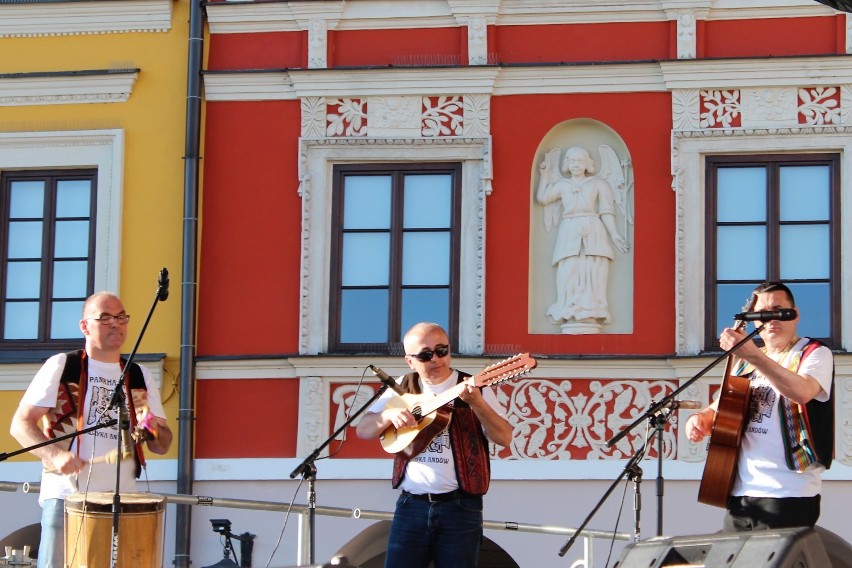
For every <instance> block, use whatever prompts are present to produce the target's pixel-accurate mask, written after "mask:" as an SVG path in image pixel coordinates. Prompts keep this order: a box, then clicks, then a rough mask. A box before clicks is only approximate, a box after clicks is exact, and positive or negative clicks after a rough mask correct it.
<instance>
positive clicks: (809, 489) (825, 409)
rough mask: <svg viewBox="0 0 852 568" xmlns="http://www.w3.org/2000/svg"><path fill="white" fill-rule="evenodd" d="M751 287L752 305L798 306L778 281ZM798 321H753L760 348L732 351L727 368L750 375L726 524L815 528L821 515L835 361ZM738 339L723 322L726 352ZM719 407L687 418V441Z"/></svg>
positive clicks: (704, 431) (707, 428) (705, 429)
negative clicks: (803, 333) (799, 330)
mask: <svg viewBox="0 0 852 568" xmlns="http://www.w3.org/2000/svg"><path fill="white" fill-rule="evenodd" d="M755 293H756V294H757V303H756V304H755V306H754V309H755V311H770V310H771V311H779V312H781V313H783V312H782V310H784V309H787V308H789V309H795V307H796V304H795V302H794V300H793V294H792V292H790V289H789V288H788V287H787V286H785V285H784V284H782V283H780V282H767V283H764V284H761V285H760V286H758V287H757V288H756V289H755ZM785 319H786V318H785ZM798 322H799V316H798V312H796V314H795V317H794V319H791V320H789V321H779V320H773V321H768V322H766V323H763V324H759V323H756V325H759V326H760V337H761V338H762V339H763V343H764V347H763V348H759V347H758V346H757V345H755V343H754V342H752V341H749V342H746V343H745V344H744V345H743V346H742V347H740V348H739V349H738V350H737V351H736V353H735V354H736V356H738V357H739V358H740V362H739V365H738V366H736V367H734V368H733V369H732V371H733V374H735V375H738V376H748V377H749V379H750V386H749V389H750V394H751V404H750V408H749V410H748V413H749V416H747V417H746V418H745V421H744V422H745V431H744V433H743V439H742V445H741V447H740V453H739V461H738V464H737V473H736V478H735V479H734V484H733V488H732V490H731V495H730V496H729V497H728V502H727V513H726V515H725V521H724V527H725V530H729V531H731V530H732V531H748V530H756V529H775V528H787V527H801V526H808V527H813V526H814V525H815V524H816V522H817V519H818V518H819V512H820V490H821V484H822V472H823V471H825V469H827V468H828V467H830V466H831V460H832V457H833V455H832V454H833V451H834V394H833V392H832V383H833V382H834V360H833V356H832V354H831V351H830V350H829V349H828V347H826V346H825V345H823V344H822V343H820V342H819V341H816V340H813V339H808V338H806V337H799V336H798V335H797V334H796V327H797V325H798ZM743 337H745V334H744V333H743V332H742V331H739V330H735V329H732V328H728V329H725V330H724V331H723V332H722V335H721V338H720V340H719V343H720V345H721V346H722V349H725V350H728V349H731V348H732V347H733V346H734V345H736V344H737V343H738V342H739V341H740V340H742V339H743ZM717 405H718V402H714V403H713V404H711V405H710V406H708V407H707V408H705V409H704V410H702V411H701V412H699V413H696V414H693V415H692V416H690V417H689V419H688V420H687V421H686V434H687V436H688V437H689V439H690V440H691V441H692V442H698V441H700V440H701V439H702V438H704V437H705V436H707V435H708V434H710V433H711V430H712V428H713V423H714V420H715V417H716V408H717Z"/></svg>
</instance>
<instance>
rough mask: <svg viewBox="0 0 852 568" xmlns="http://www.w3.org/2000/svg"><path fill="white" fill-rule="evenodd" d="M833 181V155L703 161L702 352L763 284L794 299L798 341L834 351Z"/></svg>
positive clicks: (836, 234)
mask: <svg viewBox="0 0 852 568" xmlns="http://www.w3.org/2000/svg"><path fill="white" fill-rule="evenodd" d="M838 174H839V158H838V156H837V155H836V154H805V155H789V154H788V155H768V156H719V157H711V158H708V159H707V177H706V179H707V188H708V191H707V215H708V223H707V225H706V226H707V231H708V232H707V239H706V241H707V247H708V254H707V261H708V263H707V267H708V275H710V277H709V278H708V290H707V294H706V300H707V306H706V307H707V309H706V313H707V314H708V316H709V317H707V319H706V321H707V329H706V332H705V338H706V340H705V344H706V345H705V348H707V349H714V350H715V349H718V336H719V333H720V332H721V330H722V329H723V328H725V327H727V326H730V325H731V323H732V321H733V319H732V318H733V315H734V314H736V313H738V312H739V311H741V308H742V306H743V304H744V303H745V301H746V300H747V299H748V297H749V294H750V292H751V291H752V289H753V288H754V287H755V286H756V285H757V284H759V283H760V282H763V281H766V280H780V281H782V282H784V283H786V284H787V285H788V286H789V287H790V289H791V290H792V291H793V295H794V296H795V299H796V304H797V306H798V307H800V308H801V314H802V315H801V320H800V322H799V328H798V330H799V334H800V335H805V336H808V337H815V338H820V339H823V340H825V341H827V342H828V343H829V344H830V345H833V346H838V345H840V316H839V314H840V283H839V266H840V250H839V249H840V247H839V243H840V231H839V223H838V220H837V215H838V212H839V211H840V209H839V207H840V199H839V193H840V190H839V188H840V184H839V179H838V178H839V175H838Z"/></svg>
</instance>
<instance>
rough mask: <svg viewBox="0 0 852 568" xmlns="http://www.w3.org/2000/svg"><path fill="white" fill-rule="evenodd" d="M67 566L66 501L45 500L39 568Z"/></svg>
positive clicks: (39, 548) (39, 547)
mask: <svg viewBox="0 0 852 568" xmlns="http://www.w3.org/2000/svg"><path fill="white" fill-rule="evenodd" d="M63 566H65V500H64V499H45V501H44V505H43V506H42V509H41V542H40V543H39V545H38V568H63Z"/></svg>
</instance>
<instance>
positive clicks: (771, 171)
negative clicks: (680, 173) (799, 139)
mask: <svg viewBox="0 0 852 568" xmlns="http://www.w3.org/2000/svg"><path fill="white" fill-rule="evenodd" d="M807 165H826V166H828V167H829V191H830V196H829V221H828V225H829V242H830V246H831V251H830V252H829V277H828V281H829V282H828V283H829V288H830V302H831V313H830V316H831V321H830V324H829V330H830V331H829V333H830V337H820V338H815V339H820V340H822V341H824V342H825V343H826V344H827V345H828V346H829V347H831V348H832V349H839V348H840V345H841V339H842V338H841V324H842V308H841V282H840V248H841V235H840V205H841V203H840V191H841V187H840V155H839V154H835V153H813V154H748V155H714V156H706V157H705V188H706V191H705V198H706V217H705V219H706V222H705V244H706V247H705V249H706V264H705V267H706V274H707V280H706V281H705V294H704V297H705V306H704V307H705V312H704V313H705V318H704V320H705V327H704V348H705V350H707V351H710V352H718V351H720V347H719V341H718V337H717V329H718V326H719V323H720V322H717V321H716V311H717V301H716V300H717V298H716V289H717V286H718V284H720V283H726V284H750V283H753V282H752V281H751V280H724V281H720V280H718V279H717V273H716V266H717V248H716V246H717V240H716V229H717V227H719V226H720V225H726V226H734V225H748V224H750V223H718V221H717V219H718V210H717V199H716V195H717V193H716V187H717V175H716V172H717V170H718V168H719V167H765V168H766V170H767V179H766V183H767V192H766V197H767V203H766V207H767V211H766V226H767V243H766V244H767V258H766V271H767V277H766V279H767V280H780V228H781V226H782V225H796V224H805V223H806V222H801V221H785V222H781V221H780V198H779V169H780V168H781V167H783V166H807ZM815 281H817V280H812V279H801V280H785V281H784V282H785V283H787V284H798V283H808V282H815ZM819 281H820V282H822V280H819ZM754 284H755V285H757V284H759V283H758V282H754ZM745 300H746V298H743V301H745ZM733 315H734V314H731V316H732V317H733ZM731 323H733V321H731Z"/></svg>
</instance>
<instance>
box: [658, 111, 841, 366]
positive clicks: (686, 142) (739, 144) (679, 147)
mask: <svg viewBox="0 0 852 568" xmlns="http://www.w3.org/2000/svg"><path fill="white" fill-rule="evenodd" d="M850 133H852V128H850V127H846V126H837V127H825V128H819V129H817V128H779V129H752V130H725V131H720V130H717V131H675V132H673V133H672V175H673V176H674V179H673V187H672V188H673V189H674V190H675V192H676V194H677V204H676V250H675V252H676V261H675V262H676V268H675V279H676V282H675V284H676V310H677V311H676V314H677V321H676V341H677V345H676V347H677V353H678V355H695V354H697V353H699V352H700V351H701V350H702V348H703V344H704V337H703V334H704V318H705V313H704V297H705V295H704V290H705V288H704V287H705V277H704V276H705V263H706V261H705V256H704V251H705V243H704V231H705V222H706V220H705V195H706V194H705V192H706V187H705V178H704V171H705V167H704V157H705V156H707V155H718V154H775V153H789V154H801V153H816V152H826V153H838V154H840V182H841V184H840V192H841V195H843V196H848V195H852V137H850ZM840 201H841V210H840V211H839V212H835V216H836V218H838V219H849V218H852V217H850V215H852V204H850V200H849V199H841V200H840ZM841 234H842V236H841V243H840V247H841V251H843V252H844V253H845V252H848V251H849V250H852V249H850V247H852V233H850V232H849V231H842V232H841ZM841 258H843V259H844V260H843V263H842V265H841V266H840V282H835V283H834V285H835V286H840V290H841V304H842V305H843V306H848V305H849V302H850V300H852V294H850V286H852V272H851V271H850V266H849V261H848V260H847V259H848V254H843V255H842V256H841ZM850 320H852V318H844V319H843V322H842V327H841V342H842V346H843V348H844V349H847V350H848V349H849V348H850V345H852V321H850Z"/></svg>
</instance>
